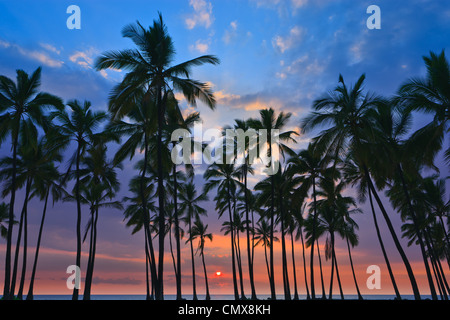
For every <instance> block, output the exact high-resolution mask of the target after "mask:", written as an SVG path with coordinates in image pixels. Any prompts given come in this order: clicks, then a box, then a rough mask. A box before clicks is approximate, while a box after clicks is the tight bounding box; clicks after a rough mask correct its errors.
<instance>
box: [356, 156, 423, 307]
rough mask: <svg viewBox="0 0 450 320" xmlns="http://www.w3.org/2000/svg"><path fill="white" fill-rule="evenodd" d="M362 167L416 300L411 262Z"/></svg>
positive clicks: (416, 292) (415, 285)
mask: <svg viewBox="0 0 450 320" xmlns="http://www.w3.org/2000/svg"><path fill="white" fill-rule="evenodd" d="M363 169H364V174H365V176H366V180H367V182H368V185H369V188H370V189H371V190H372V193H373V195H374V197H375V200H376V201H377V203H378V206H379V207H380V210H381V213H382V214H383V217H384V220H385V221H386V224H387V226H388V229H389V232H390V233H391V236H392V239H393V240H394V244H395V247H396V249H397V251H398V252H399V254H400V256H401V258H402V261H403V264H404V265H405V268H406V272H407V273H408V277H409V280H410V282H411V287H412V290H413V293H414V298H415V299H416V300H420V293H419V288H418V286H417V282H416V278H415V277H414V273H413V271H412V268H411V264H410V263H409V261H408V258H407V257H406V254H405V251H403V248H402V246H401V244H400V241H399V240H398V237H397V234H396V233H395V230H394V227H393V226H392V222H391V219H390V218H389V216H388V214H387V212H386V209H385V208H384V206H383V203H382V202H381V199H380V197H379V196H378V193H377V191H376V190H375V187H374V185H373V183H372V179H371V178H370V174H369V170H368V169H367V167H366V166H365V165H364V166H363Z"/></svg>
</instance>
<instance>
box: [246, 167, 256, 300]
mask: <svg viewBox="0 0 450 320" xmlns="http://www.w3.org/2000/svg"><path fill="white" fill-rule="evenodd" d="M247 165H248V164H247V159H246V158H245V165H244V197H245V198H244V200H245V219H246V222H247V258H248V275H249V277H250V288H251V291H252V300H256V299H257V297H256V289H255V279H254V277H253V254H252V252H251V251H250V220H249V208H248V194H247V192H248V191H247V173H248V172H247V171H248V170H247ZM252 222H253V219H252Z"/></svg>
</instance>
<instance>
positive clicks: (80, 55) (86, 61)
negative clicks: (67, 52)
mask: <svg viewBox="0 0 450 320" xmlns="http://www.w3.org/2000/svg"><path fill="white" fill-rule="evenodd" d="M96 54H97V50H96V49H94V48H93V47H90V48H89V49H87V50H85V51H75V52H74V53H73V54H72V55H71V56H69V60H70V61H72V62H73V63H76V64H78V65H80V66H82V67H83V68H86V69H91V68H92V64H93V63H94V55H96Z"/></svg>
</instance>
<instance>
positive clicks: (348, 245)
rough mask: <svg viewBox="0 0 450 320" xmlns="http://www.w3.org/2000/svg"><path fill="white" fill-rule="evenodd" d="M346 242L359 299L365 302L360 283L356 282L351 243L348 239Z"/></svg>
mask: <svg viewBox="0 0 450 320" xmlns="http://www.w3.org/2000/svg"><path fill="white" fill-rule="evenodd" d="M346 240H347V249H348V258H349V259H350V266H351V268H352V275H353V281H354V282H355V287H356V292H357V293H358V299H359V300H363V297H362V295H361V292H360V291H359V286H358V281H356V274H355V268H354V267H353V259H352V254H351V250H350V242H349V240H348V238H347V239H346Z"/></svg>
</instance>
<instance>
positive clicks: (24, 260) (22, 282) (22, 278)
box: [17, 179, 31, 300]
mask: <svg viewBox="0 0 450 320" xmlns="http://www.w3.org/2000/svg"><path fill="white" fill-rule="evenodd" d="M30 187H31V179H30V184H29V186H28V190H27V192H26V193H27V195H26V197H25V210H24V220H23V256H22V274H21V276H20V284H19V291H18V292H17V299H19V300H23V288H24V285H25V275H26V271H27V251H28V250H27V249H28V196H29V194H30Z"/></svg>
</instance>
